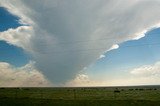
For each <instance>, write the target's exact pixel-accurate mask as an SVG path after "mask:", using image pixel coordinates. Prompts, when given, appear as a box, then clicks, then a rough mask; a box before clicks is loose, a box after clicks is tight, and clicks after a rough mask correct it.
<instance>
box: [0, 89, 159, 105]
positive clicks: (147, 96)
mask: <svg viewBox="0 0 160 106" xmlns="http://www.w3.org/2000/svg"><path fill="white" fill-rule="evenodd" d="M6 105H12V106H13V105H24V106H31V105H34V106H35V105H38V106H39V105H42V106H47V105H51V106H53V105H54V106H58V105H60V106H61V105H62V106H66V105H67V106H71V105H76V106H103V105H104V106H117V105H118V106H130V105H131V106H134V105H136V106H146V105H147V106H150V105H152V106H160V86H134V87H84V88H83V87H77V88H70V87H68V88H64V87H63V88H59V87H57V88H0V106H6Z"/></svg>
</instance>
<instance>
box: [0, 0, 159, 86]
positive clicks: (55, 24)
mask: <svg viewBox="0 0 160 106" xmlns="http://www.w3.org/2000/svg"><path fill="white" fill-rule="evenodd" d="M0 4H1V6H3V7H5V8H7V9H8V11H10V12H11V13H12V14H14V15H16V16H18V17H20V18H21V19H20V22H21V23H25V24H27V25H29V26H30V27H32V33H30V31H31V30H29V31H28V32H29V34H30V35H31V36H29V37H30V38H29V41H27V42H26V43H28V44H26V43H25V47H24V46H22V44H23V43H22V44H21V43H18V44H15V43H14V45H16V46H17V45H18V46H19V47H24V49H25V50H26V52H29V53H30V54H32V56H33V60H34V61H36V64H35V65H36V67H37V68H38V69H39V70H41V71H43V74H44V75H45V76H47V78H48V79H50V80H51V81H52V82H54V83H63V82H66V81H68V80H70V79H73V78H74V77H75V76H76V75H77V74H78V72H79V71H81V70H82V69H83V68H84V67H87V66H89V65H90V64H91V63H93V62H95V61H96V60H97V59H99V57H100V56H101V55H102V54H103V53H105V52H106V51H108V50H109V49H110V48H111V47H112V46H113V45H116V44H119V43H122V42H125V41H128V40H135V39H137V38H138V39H139V38H141V37H143V36H142V35H143V34H142V35H139V33H141V32H144V31H145V30H150V29H151V28H153V27H157V26H159V23H160V12H159V10H160V0H118V1H117V0H18V1H17V0H1V1H0ZM24 31H25V33H26V31H27V30H24ZM21 33H22V32H21ZM10 34H11V35H12V33H10ZM6 36H9V35H6ZM21 36H25V34H21ZM17 38H20V35H19V36H18V37H17ZM4 40H5V39H4ZM26 40H28V39H27V38H26ZM24 41H25V39H24ZM7 42H9V41H7ZM10 43H11V44H13V43H12V42H10ZM23 45H24V44H23ZM27 47H29V48H27Z"/></svg>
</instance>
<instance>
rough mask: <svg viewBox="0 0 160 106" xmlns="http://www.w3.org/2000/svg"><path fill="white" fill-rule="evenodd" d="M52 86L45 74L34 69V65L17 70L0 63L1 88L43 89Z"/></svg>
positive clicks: (7, 64) (30, 64)
mask: <svg viewBox="0 0 160 106" xmlns="http://www.w3.org/2000/svg"><path fill="white" fill-rule="evenodd" d="M42 86H51V83H50V82H49V81H48V80H47V79H45V77H44V76H43V74H42V73H41V72H39V71H38V70H36V69H35V68H34V67H33V63H32V62H30V63H29V64H27V65H25V66H23V67H20V68H15V67H13V66H11V65H10V64H9V63H5V62H0V87H42Z"/></svg>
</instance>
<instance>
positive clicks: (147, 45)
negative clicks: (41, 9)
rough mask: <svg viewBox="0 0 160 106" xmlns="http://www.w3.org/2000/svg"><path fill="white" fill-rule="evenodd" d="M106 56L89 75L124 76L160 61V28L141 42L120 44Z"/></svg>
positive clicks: (153, 30)
mask: <svg viewBox="0 0 160 106" xmlns="http://www.w3.org/2000/svg"><path fill="white" fill-rule="evenodd" d="M105 56H106V57H105V58H102V59H100V60H99V61H97V62H96V63H94V64H93V65H92V66H91V67H90V68H89V69H88V70H91V71H89V72H88V73H90V74H95V73H96V74H97V77H102V73H103V75H104V76H107V77H109V76H110V77H112V76H114V75H115V74H116V73H117V74H122V76H123V75H125V72H124V73H122V72H123V71H125V70H130V69H133V68H136V67H140V66H142V65H150V64H154V63H155V62H157V61H160V28H156V29H152V30H151V31H149V32H147V33H146V36H145V37H143V38H141V39H139V40H132V41H127V42H124V43H122V44H119V48H118V49H114V50H111V51H109V52H107V53H106V54H105ZM104 73H105V74H104Z"/></svg>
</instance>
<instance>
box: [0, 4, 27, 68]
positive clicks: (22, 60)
mask: <svg viewBox="0 0 160 106" xmlns="http://www.w3.org/2000/svg"><path fill="white" fill-rule="evenodd" d="M18 20H19V18H18V17H16V16H14V15H12V14H11V13H9V12H8V11H7V10H6V9H5V8H2V7H0V32H3V31H7V30H8V29H9V28H13V29H14V28H17V27H19V26H22V24H20V23H19V21H18ZM0 51H1V52H0V61H1V62H7V63H10V64H12V65H13V66H16V67H20V66H23V65H25V64H27V63H28V61H30V56H29V54H27V53H25V52H24V50H23V49H21V48H18V47H16V46H13V45H11V44H8V43H6V42H5V41H0Z"/></svg>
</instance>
